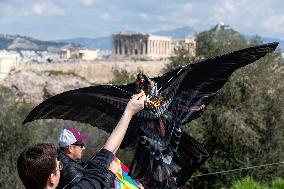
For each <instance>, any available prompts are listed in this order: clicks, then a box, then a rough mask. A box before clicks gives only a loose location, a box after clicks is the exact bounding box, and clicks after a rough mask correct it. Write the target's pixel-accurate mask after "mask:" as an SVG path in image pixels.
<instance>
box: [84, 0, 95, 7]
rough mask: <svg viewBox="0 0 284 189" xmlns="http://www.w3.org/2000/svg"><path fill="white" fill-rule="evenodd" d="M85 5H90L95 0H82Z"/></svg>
mask: <svg viewBox="0 0 284 189" xmlns="http://www.w3.org/2000/svg"><path fill="white" fill-rule="evenodd" d="M82 3H83V5H85V6H90V5H92V4H93V3H94V0H82Z"/></svg>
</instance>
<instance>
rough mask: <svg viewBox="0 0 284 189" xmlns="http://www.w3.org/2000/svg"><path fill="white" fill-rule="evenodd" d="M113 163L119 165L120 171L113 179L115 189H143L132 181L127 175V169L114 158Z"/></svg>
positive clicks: (138, 183)
mask: <svg viewBox="0 0 284 189" xmlns="http://www.w3.org/2000/svg"><path fill="white" fill-rule="evenodd" d="M114 161H115V162H117V163H120V165H121V169H120V170H119V172H118V173H116V178H115V179H114V187H115V189H139V188H140V189H141V188H142V189H143V188H144V187H143V186H142V184H141V183H140V182H139V181H136V180H134V179H132V178H131V177H130V176H129V175H128V168H127V167H126V166H125V165H124V164H123V163H122V162H121V161H120V160H119V159H118V158H117V157H116V156H114Z"/></svg>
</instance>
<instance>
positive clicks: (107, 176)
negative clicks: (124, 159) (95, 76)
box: [17, 92, 146, 189]
mask: <svg viewBox="0 0 284 189" xmlns="http://www.w3.org/2000/svg"><path fill="white" fill-rule="evenodd" d="M145 100H146V96H145V93H144V92H140V93H139V94H136V95H134V96H133V97H132V99H131V100H130V101H129V102H128V103H127V106H126V108H125V110H124V113H123V115H122V117H121V119H120V121H119V122H118V124H117V126H116V127H115V128H114V130H113V131H112V133H111V134H110V136H109V138H108V139H107V141H106V143H105V145H104V147H103V148H102V149H101V150H100V151H99V152H98V153H96V154H95V156H94V157H93V158H92V159H91V160H90V161H89V162H88V164H87V166H86V167H85V168H84V169H83V170H82V175H83V176H82V177H81V179H80V181H78V182H74V183H73V182H71V184H69V185H68V186H67V187H68V188H71V189H81V188H84V189H91V188H93V189H102V188H109V187H110V183H112V182H113V179H114V174H116V173H117V172H118V171H119V170H120V168H121V167H120V164H118V163H116V162H114V161H113V156H114V154H115V153H116V151H117V150H118V148H119V146H120V144H121V142H122V140H123V137H124V135H125V133H126V130H127V128H128V125H129V122H130V120H131V118H132V116H133V115H134V114H135V113H137V112H138V111H140V110H142V109H143V108H144V101H145ZM67 130H68V129H67ZM71 130H72V129H71ZM69 131H70V129H69ZM69 131H66V132H68V133H69ZM71 132H72V131H71ZM69 134H70V133H69ZM73 134H74V133H73ZM74 136H75V135H74ZM75 138H76V136H75ZM77 139H78V138H76V141H75V143H73V144H70V145H73V146H76V145H77V144H78V143H77V144H76V142H77ZM63 169H64V165H63V166H62V162H60V161H58V160H57V151H56V147H55V146H54V145H52V144H48V143H45V144H36V145H33V146H30V147H28V148H27V149H25V150H24V151H23V152H22V153H21V155H20V156H19V157H18V159H17V170H18V175H19V177H20V179H21V181H22V182H23V184H24V186H25V188H27V189H38V188H43V189H55V188H56V187H57V186H58V183H59V180H60V175H61V172H60V170H63Z"/></svg>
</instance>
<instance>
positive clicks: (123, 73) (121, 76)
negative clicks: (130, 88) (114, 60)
mask: <svg viewBox="0 0 284 189" xmlns="http://www.w3.org/2000/svg"><path fill="white" fill-rule="evenodd" d="M139 72H141V71H140V70H139V69H137V71H136V72H128V71H127V70H124V69H121V70H119V69H113V70H112V73H113V79H112V81H111V83H112V84H116V85H123V84H127V83H132V82H135V80H136V75H137V74H138V73H139Z"/></svg>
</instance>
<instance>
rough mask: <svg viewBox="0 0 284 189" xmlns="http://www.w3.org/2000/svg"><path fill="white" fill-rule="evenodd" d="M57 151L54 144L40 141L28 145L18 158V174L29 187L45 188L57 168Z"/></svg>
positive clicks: (35, 188) (32, 188)
mask: <svg viewBox="0 0 284 189" xmlns="http://www.w3.org/2000/svg"><path fill="white" fill-rule="evenodd" d="M56 158H57V151H56V147H55V145H54V144H50V143H40V144H36V145H33V146H30V147H28V148H27V149H26V150H24V151H23V152H22V153H21V155H20V156H19V157H18V160H17V169H18V175H19V177H20V179H21V180H22V182H23V184H24V185H25V187H26V188H27V189H39V188H44V187H45V186H46V184H47V180H48V177H49V175H50V174H51V173H52V172H53V171H54V170H55V169H56V165H57V164H56Z"/></svg>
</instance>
